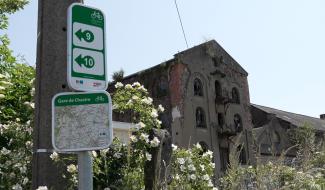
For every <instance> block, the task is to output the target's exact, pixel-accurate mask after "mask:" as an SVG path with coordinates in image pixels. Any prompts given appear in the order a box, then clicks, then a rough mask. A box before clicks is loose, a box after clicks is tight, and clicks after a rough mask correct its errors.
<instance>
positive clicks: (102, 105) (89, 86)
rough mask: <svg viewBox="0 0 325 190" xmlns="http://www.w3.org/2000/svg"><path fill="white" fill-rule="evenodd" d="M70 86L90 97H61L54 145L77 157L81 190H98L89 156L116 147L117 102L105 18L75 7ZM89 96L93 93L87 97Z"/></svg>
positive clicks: (54, 102) (55, 112)
mask: <svg viewBox="0 0 325 190" xmlns="http://www.w3.org/2000/svg"><path fill="white" fill-rule="evenodd" d="M67 31H68V32H67V35H68V36H67V40H68V41H67V45H68V47H67V63H68V64H67V80H68V84H69V87H70V88H72V89H74V90H78V91H86V92H68V93H59V94H57V95H55V96H54V97H53V99H52V145H53V147H54V149H55V150H57V151H59V152H77V153H78V178H79V184H78V189H79V190H92V189H93V181H92V178H93V174H92V159H91V156H90V155H89V152H88V151H92V150H100V149H105V148H108V147H109V145H110V144H111V142H112V139H113V138H112V136H113V130H112V102H111V98H110V95H109V94H108V93H107V92H106V91H105V90H106V89H107V83H108V79H107V74H106V67H107V66H106V47H105V32H106V31H105V16H104V13H103V12H102V11H100V10H99V9H96V8H92V7H88V6H85V5H83V4H81V3H73V4H71V5H70V7H69V8H68V27H67ZM87 91H88V92H87Z"/></svg>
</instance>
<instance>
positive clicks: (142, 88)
mask: <svg viewBox="0 0 325 190" xmlns="http://www.w3.org/2000/svg"><path fill="white" fill-rule="evenodd" d="M138 90H142V91H143V92H147V89H146V88H145V87H144V86H143V85H141V86H139V87H138Z"/></svg>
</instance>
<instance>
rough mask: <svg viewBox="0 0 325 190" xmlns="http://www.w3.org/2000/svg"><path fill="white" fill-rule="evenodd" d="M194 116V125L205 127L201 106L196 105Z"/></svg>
mask: <svg viewBox="0 0 325 190" xmlns="http://www.w3.org/2000/svg"><path fill="white" fill-rule="evenodd" d="M195 116H196V127H203V128H205V127H206V125H205V114H204V111H203V109H202V108H201V107H198V108H197V109H196V112H195Z"/></svg>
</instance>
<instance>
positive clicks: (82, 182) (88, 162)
mask: <svg viewBox="0 0 325 190" xmlns="http://www.w3.org/2000/svg"><path fill="white" fill-rule="evenodd" d="M78 180H79V181H78V190H92V189H93V161H92V157H91V155H90V153H89V152H87V151H82V152H78Z"/></svg>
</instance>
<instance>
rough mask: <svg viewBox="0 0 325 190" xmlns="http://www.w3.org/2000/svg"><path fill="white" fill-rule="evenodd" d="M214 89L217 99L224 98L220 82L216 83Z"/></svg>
mask: <svg viewBox="0 0 325 190" xmlns="http://www.w3.org/2000/svg"><path fill="white" fill-rule="evenodd" d="M214 88H215V91H216V97H217V98H220V97H222V89H221V85H220V83H219V81H215V83H214Z"/></svg>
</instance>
